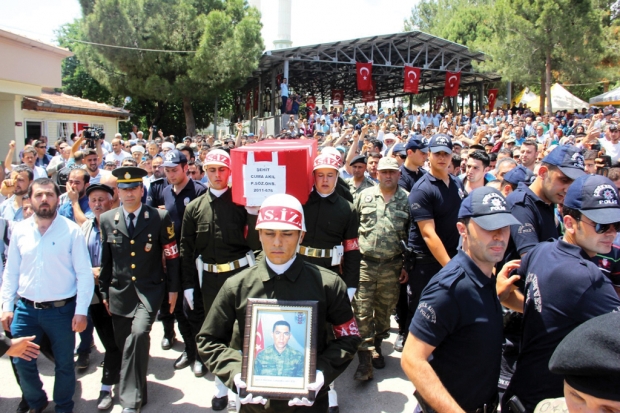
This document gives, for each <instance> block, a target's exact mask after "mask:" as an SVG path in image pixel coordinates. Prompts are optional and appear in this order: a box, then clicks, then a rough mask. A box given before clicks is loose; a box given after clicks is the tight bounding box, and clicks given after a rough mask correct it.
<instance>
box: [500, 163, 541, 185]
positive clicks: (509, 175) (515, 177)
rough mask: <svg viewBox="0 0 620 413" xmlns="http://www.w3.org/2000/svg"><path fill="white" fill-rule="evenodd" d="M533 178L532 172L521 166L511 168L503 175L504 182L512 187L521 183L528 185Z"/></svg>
mask: <svg viewBox="0 0 620 413" xmlns="http://www.w3.org/2000/svg"><path fill="white" fill-rule="evenodd" d="M533 176H534V174H533V173H532V171H530V170H529V169H527V168H526V167H525V166H523V165H519V166H517V167H516V168H513V169H511V170H510V171H508V172H506V174H505V175H504V181H506V182H508V183H511V184H513V185H519V183H521V182H525V183H526V184H527V185H529V184H530V183H531V181H532V177H533Z"/></svg>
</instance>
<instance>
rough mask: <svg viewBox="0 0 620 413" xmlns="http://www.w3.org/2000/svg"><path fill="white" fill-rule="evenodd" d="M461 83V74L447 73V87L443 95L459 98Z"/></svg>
mask: <svg viewBox="0 0 620 413" xmlns="http://www.w3.org/2000/svg"><path fill="white" fill-rule="evenodd" d="M459 83H461V72H446V86H445V88H444V91H443V95H444V96H448V97H454V96H457V95H458V94H459Z"/></svg>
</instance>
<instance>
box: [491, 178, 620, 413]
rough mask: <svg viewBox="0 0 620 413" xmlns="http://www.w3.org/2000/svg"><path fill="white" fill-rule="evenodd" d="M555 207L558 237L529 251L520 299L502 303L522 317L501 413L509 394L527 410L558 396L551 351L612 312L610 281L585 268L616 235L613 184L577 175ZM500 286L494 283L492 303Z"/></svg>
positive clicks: (615, 305)
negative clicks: (558, 218)
mask: <svg viewBox="0 0 620 413" xmlns="http://www.w3.org/2000/svg"><path fill="white" fill-rule="evenodd" d="M562 201H563V202H564V206H563V208H562V210H563V215H564V217H563V221H564V227H565V233H564V238H563V239H561V240H551V241H548V242H542V243H540V244H539V245H538V246H536V247H534V248H533V249H531V250H530V251H529V252H528V253H527V254H526V255H525V256H524V257H523V259H522V261H521V267H520V268H519V270H518V271H517V274H518V275H519V276H520V277H521V279H522V280H525V287H524V291H525V297H523V296H521V297H519V296H518V294H517V291H510V294H509V296H508V297H506V298H505V299H504V300H502V303H503V304H504V305H507V306H509V307H510V308H512V309H513V310H515V311H523V337H522V339H521V351H520V353H519V356H518V359H517V364H516V369H515V372H514V375H513V376H512V379H511V381H510V385H509V386H508V389H507V390H506V393H505V394H504V396H503V398H502V403H503V404H502V410H503V406H504V405H505V404H506V403H507V402H508V400H510V398H511V397H512V396H513V395H516V396H518V398H519V399H520V401H521V402H522V403H523V405H524V406H525V408H526V410H527V411H533V410H534V408H535V407H536V404H537V403H538V402H540V401H541V400H543V399H546V398H553V397H560V396H561V395H562V380H561V378H560V377H557V376H554V375H553V374H551V373H550V372H549V369H548V364H549V359H550V358H551V355H552V353H553V351H554V350H555V348H556V346H557V345H558V344H559V343H560V341H561V340H562V339H563V338H564V337H565V336H566V335H567V334H568V333H570V332H571V331H572V330H573V329H574V328H575V327H577V326H578V325H579V324H581V323H583V322H584V321H586V320H589V319H590V318H593V317H596V316H598V315H602V314H605V313H609V312H612V311H619V310H620V299H619V298H618V295H617V294H616V292H615V291H614V288H613V286H612V284H611V282H610V281H609V279H608V278H607V277H605V276H604V275H603V273H602V272H601V271H600V269H599V268H598V267H597V266H596V264H594V263H593V262H592V258H594V257H595V256H596V254H597V253H608V252H609V251H610V250H611V245H612V242H613V240H614V237H615V236H616V233H617V231H618V229H620V204H619V201H618V194H617V192H616V187H615V185H614V184H613V182H612V181H611V180H609V179H608V178H606V177H604V176H601V175H584V176H582V177H580V178H577V179H576V180H575V182H573V184H572V185H571V186H570V187H569V188H568V191H566V196H565V197H563V198H562ZM501 282H502V280H501V277H499V276H498V293H499V294H500V296H501V295H503V293H502V290H503V288H501V287H500V284H501ZM510 290H512V288H511V289H510Z"/></svg>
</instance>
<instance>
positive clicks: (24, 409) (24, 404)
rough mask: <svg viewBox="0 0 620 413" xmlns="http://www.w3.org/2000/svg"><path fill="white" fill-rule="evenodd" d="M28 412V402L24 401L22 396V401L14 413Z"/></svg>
mask: <svg viewBox="0 0 620 413" xmlns="http://www.w3.org/2000/svg"><path fill="white" fill-rule="evenodd" d="M29 411H30V406H28V402H27V401H26V399H24V396H22V399H21V400H20V402H19V405H18V406H17V410H15V413H28V412H29Z"/></svg>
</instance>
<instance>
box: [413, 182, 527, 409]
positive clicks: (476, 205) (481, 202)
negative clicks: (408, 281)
mask: <svg viewBox="0 0 620 413" xmlns="http://www.w3.org/2000/svg"><path fill="white" fill-rule="evenodd" d="M511 225H519V221H517V220H516V219H515V218H514V217H513V216H512V215H510V213H509V211H508V208H507V205H506V200H505V199H504V197H503V196H502V195H501V193H500V192H499V191H498V190H496V189H494V188H490V187H482V188H478V189H476V190H474V191H472V193H471V194H470V195H469V196H468V197H467V198H465V199H464V200H463V203H462V204H461V206H460V209H459V211H458V223H457V227H458V231H459V234H460V235H461V237H462V249H460V250H459V252H458V253H457V255H456V256H455V257H454V258H452V260H450V262H448V264H447V265H446V266H444V267H443V268H442V269H441V270H440V271H439V272H438V273H437V274H436V275H435V276H434V277H433V278H432V279H431V280H430V282H429V283H428V285H427V286H426V288H425V289H424V291H423V292H422V296H421V298H420V303H419V305H418V307H417V309H416V312H415V314H414V316H413V320H412V322H411V326H410V328H409V337H408V338H407V340H406V342H405V348H404V350H403V355H402V361H401V364H402V367H403V370H404V371H405V373H406V374H407V377H409V379H410V380H411V381H412V382H413V385H414V386H415V388H416V392H415V396H416V398H417V399H418V401H419V404H420V407H421V409H422V411H423V412H424V413H435V412H461V413H463V412H478V413H493V412H495V411H496V410H497V405H498V402H499V400H498V394H497V380H498V378H499V368H500V363H501V353H502V329H503V324H502V308H501V305H500V301H499V299H498V297H497V293H496V289H495V277H494V275H493V269H494V266H495V264H496V263H497V262H499V261H501V260H502V259H503V257H504V253H505V251H506V247H507V246H508V240H509V239H510V228H509V227H510V226H511ZM517 266H518V262H517V261H512V262H511V263H509V264H507V265H505V266H504V269H503V271H505V273H508V271H509V270H511V269H514V268H516V267H517ZM503 275H505V274H503ZM505 278H506V277H505ZM516 279H518V277H516V276H514V277H512V278H511V279H510V282H514V281H515V280H516ZM502 411H504V410H503V409H502Z"/></svg>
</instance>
